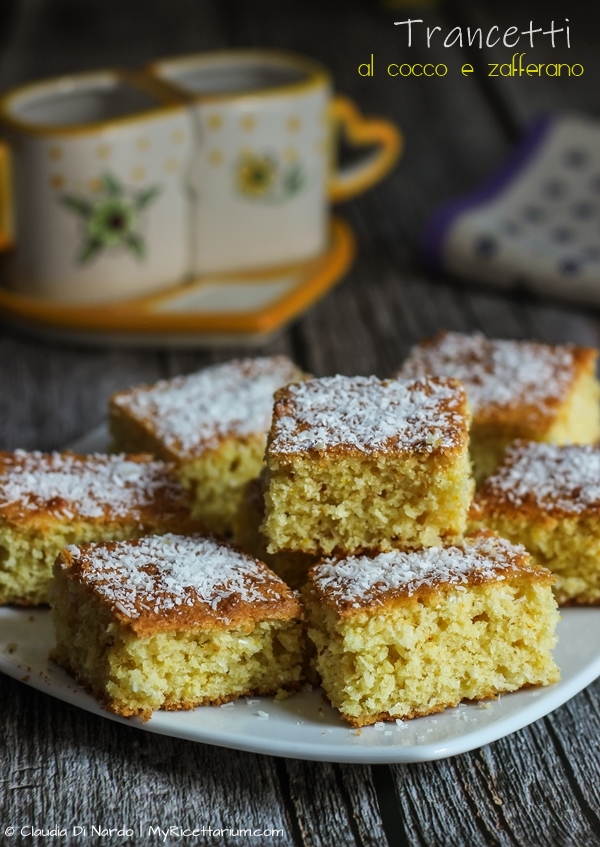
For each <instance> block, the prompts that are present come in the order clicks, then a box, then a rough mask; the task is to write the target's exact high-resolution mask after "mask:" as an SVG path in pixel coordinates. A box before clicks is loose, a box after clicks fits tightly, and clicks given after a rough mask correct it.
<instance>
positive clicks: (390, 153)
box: [329, 97, 404, 203]
mask: <svg viewBox="0 0 600 847" xmlns="http://www.w3.org/2000/svg"><path fill="white" fill-rule="evenodd" d="M331 109H332V117H333V122H334V125H339V126H341V128H342V129H343V131H344V133H345V135H346V138H347V139H348V141H349V142H350V143H351V144H353V145H354V146H356V147H369V146H371V145H377V149H376V150H374V151H373V153H372V155H371V156H368V157H367V159H366V161H363V162H359V163H358V164H357V165H350V166H349V167H346V168H340V169H338V170H337V171H336V172H335V173H334V174H333V176H332V177H331V179H330V182H329V197H330V199H331V200H332V201H333V202H334V203H339V202H340V201H341V200H348V199H349V198H350V197H354V196H355V195H356V194H360V193H361V192H363V191H366V190H367V188H371V186H372V185H375V183H377V182H379V180H381V179H383V177H384V176H386V175H387V174H388V173H389V172H390V171H391V170H392V168H393V167H394V165H395V164H396V162H397V161H398V159H399V158H400V154H401V153H402V148H403V146H404V140H403V138H402V133H401V132H400V130H399V129H398V127H397V126H396V125H395V124H393V123H392V122H391V121H386V120H384V119H382V118H365V117H364V116H363V115H361V113H360V112H359V111H358V109H357V108H356V106H355V105H354V103H353V102H352V100H350V99H349V98H348V97H334V98H333V101H332V104H331Z"/></svg>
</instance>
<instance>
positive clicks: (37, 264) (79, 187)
mask: <svg viewBox="0 0 600 847" xmlns="http://www.w3.org/2000/svg"><path fill="white" fill-rule="evenodd" d="M0 126H1V127H2V129H3V135H4V139H5V144H4V145H3V146H2V147H0V247H1V248H4V249H7V248H14V249H10V257H9V259H8V262H7V274H8V280H9V284H10V285H11V287H12V288H14V289H16V290H18V291H20V292H21V293H25V294H29V295H33V296H36V297H40V298H45V299H46V300H53V301H56V302H65V303H94V302H98V303H99V302H108V301H118V300H122V299H126V298H131V297H135V296H138V295H142V294H146V293H149V292H152V291H156V290H158V289H160V288H164V287H167V286H169V285H172V284H175V283H177V282H181V281H184V280H186V279H191V278H194V277H198V276H202V275H206V274H211V275H212V274H217V275H218V274H227V273H230V272H236V273H238V272H244V271H250V272H253V273H260V271H261V270H263V269H264V270H267V269H271V268H274V267H280V266H285V265H288V264H294V263H301V262H305V261H309V260H311V259H314V258H315V257H316V256H318V255H320V254H322V253H323V251H324V250H325V249H326V247H327V240H328V231H329V205H330V202H331V201H336V200H342V199H347V198H349V197H352V196H354V195H355V194H358V193H360V192H361V191H364V190H365V189H366V188H368V187H370V186H372V185H374V184H375V183H376V182H377V181H378V180H380V179H381V178H382V177H383V176H385V174H386V173H387V172H388V171H389V170H390V169H391V168H392V167H393V165H394V163H395V162H396V160H397V158H398V155H399V153H400V146H401V138H400V133H399V132H398V130H397V129H396V127H395V126H394V125H393V124H391V123H390V122H388V121H385V120H381V119H366V118H363V117H362V116H361V115H360V114H359V113H358V111H357V110H356V108H355V107H354V105H353V104H352V102H351V101H349V100H348V99H346V98H342V97H334V96H333V94H332V83H331V79H330V77H329V75H328V73H327V71H326V70H324V69H323V68H322V67H321V66H320V65H319V64H317V63H316V62H313V61H312V60H310V59H307V58H304V57H301V56H295V55H292V54H285V53H276V52H270V51H264V50H260V51H224V52H220V53H205V54H198V55H194V56H189V57H179V58H176V59H170V60H165V61H160V62H156V63H154V64H153V65H151V66H149V67H148V68H147V69H146V70H145V71H144V72H139V73H136V72H130V71H113V70H104V71H98V72H94V73H86V74H76V75H73V76H70V77H65V78H60V79H53V80H46V81H42V82H37V83H33V84H31V85H26V86H23V87H21V88H18V89H15V90H13V91H11V92H9V93H8V94H6V95H5V96H4V97H3V98H2V100H1V101H0ZM340 127H341V128H342V130H343V131H344V133H345V135H346V137H347V139H348V140H349V142H350V143H351V144H354V145H356V146H369V147H372V151H371V153H370V154H369V155H368V156H367V157H366V158H364V159H362V160H361V161H360V162H359V163H358V164H355V165H353V166H351V167H349V168H342V169H340V168H338V167H337V165H336V149H337V135H338V129H339V128H340Z"/></svg>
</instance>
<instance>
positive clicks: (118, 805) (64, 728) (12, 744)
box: [0, 676, 294, 845]
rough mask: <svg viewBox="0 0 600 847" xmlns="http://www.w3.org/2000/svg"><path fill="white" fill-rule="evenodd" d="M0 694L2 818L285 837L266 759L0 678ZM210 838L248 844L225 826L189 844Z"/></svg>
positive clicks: (19, 822)
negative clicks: (139, 725) (93, 710)
mask: <svg viewBox="0 0 600 847" xmlns="http://www.w3.org/2000/svg"><path fill="white" fill-rule="evenodd" d="M2 694H3V697H2V700H1V702H0V714H1V718H0V719H1V720H2V728H3V750H4V754H3V767H2V770H1V771H0V786H1V789H0V817H1V819H2V822H3V824H4V826H7V825H9V824H10V825H13V826H23V825H26V824H37V825H38V826H39V825H41V824H42V822H48V821H51V822H53V823H56V824H60V825H61V826H67V827H69V828H72V827H73V826H74V825H77V826H87V827H88V834H91V829H90V828H91V826H92V824H95V825H96V826H99V825H100V826H105V827H111V826H113V827H114V826H119V827H120V826H127V827H132V828H134V830H135V836H136V837H135V838H134V839H131V840H129V841H127V842H126V841H123V842H119V843H131V844H133V843H154V842H156V843H159V839H158V838H149V837H148V829H147V827H148V826H160V827H161V828H162V829H163V830H164V829H165V828H166V826H182V827H202V826H204V827H206V828H208V827H209V826H210V827H212V828H213V829H229V828H232V829H233V830H234V831H235V830H237V829H247V828H251V829H252V830H255V829H260V830H261V831H263V830H265V829H279V830H283V835H281V836H278V837H277V839H276V842H277V843H278V844H285V845H293V844H294V841H293V838H292V836H291V832H290V829H291V828H290V824H289V821H288V819H287V817H286V812H285V806H284V804H283V802H282V799H281V797H280V791H279V785H278V782H277V780H276V779H275V778H274V773H275V770H274V768H273V767H272V760H271V759H269V758H268V757H265V756H255V755H252V754H249V753H239V752H236V751H232V750H226V749H223V748H217V747H208V746H206V745H203V744H191V743H189V742H185V741H180V740H178V739H174V738H168V737H164V736H160V735H155V734H151V733H147V732H143V731H140V730H137V729H134V728H133V727H131V728H130V727H127V726H122V725H120V724H117V723H114V722H112V721H108V720H105V719H103V718H100V717H96V716H94V715H90V714H88V713H87V712H84V711H82V710H81V709H77V708H75V707H71V706H67V705H66V704H64V703H60V702H59V701H57V700H55V699H54V698H52V697H48V696H46V695H44V694H41V693H39V692H36V691H33V689H27V688H25V686H23V685H22V684H21V683H19V682H16V681H14V680H12V679H9V678H8V677H4V676H3V677H2ZM23 695H25V696H23ZM140 827H141V831H142V833H143V837H140ZM215 840H218V841H219V843H223V844H227V845H234V844H237V845H239V844H243V845H246V844H256V843H258V842H257V838H256V837H254V838H253V837H237V836H235V835H231V834H226V835H224V836H223V837H222V838H220V837H218V838H217V837H211V836H208V835H206V837H204V838H201V839H198V840H197V841H196V843H204V844H206V843H212V842H213V841H215ZM273 840H274V841H275V839H273ZM86 841H87V840H86ZM176 841H177V839H175V838H171V839H167V842H166V843H169V844H171V843H175V842H176ZM15 843H18V842H15ZM61 843H73V844H77V843H81V841H80V840H79V841H78V840H77V839H72V840H71V839H69V840H66V839H65V840H64V841H63V840H61ZM87 843H91V839H90V840H89V841H87ZM107 843H109V842H108V841H107ZM110 843H117V842H116V841H115V840H112V841H111V842H110Z"/></svg>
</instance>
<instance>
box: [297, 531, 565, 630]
mask: <svg viewBox="0 0 600 847" xmlns="http://www.w3.org/2000/svg"><path fill="white" fill-rule="evenodd" d="M498 582H506V583H507V584H508V583H510V584H511V585H519V584H523V586H526V585H530V584H531V583H532V582H538V583H542V584H548V585H552V584H553V583H554V582H556V577H555V576H554V574H552V573H551V572H550V571H548V570H546V569H545V568H542V567H539V566H537V565H532V564H531V563H530V556H529V554H528V553H527V551H526V550H525V548H524V547H522V546H521V545H516V544H511V543H510V542H508V541H506V540H505V539H503V538H499V537H498V536H497V535H496V534H495V533H493V532H489V531H487V530H481V531H479V532H475V533H472V534H471V535H469V536H467V537H465V539H464V544H463V546H460V547H458V546H449V547H429V548H423V549H421V550H415V551H411V552H403V551H400V550H394V551H391V552H389V553H379V554H377V555H376V556H374V557H366V556H348V557H344V558H341V559H339V558H338V559H335V558H329V559H324V560H323V561H322V562H321V563H319V564H318V565H315V567H313V568H311V570H310V571H309V585H308V587H307V592H308V593H307V599H308V600H312V601H316V602H318V603H321V604H324V605H326V606H328V607H330V608H331V609H333V610H334V611H335V613H336V615H338V616H339V617H341V618H348V617H353V616H355V615H359V614H361V613H362V612H363V611H365V610H367V609H370V610H372V609H384V608H385V609H392V608H394V607H400V606H405V605H407V604H409V603H418V602H419V600H420V599H423V598H425V597H428V596H431V595H433V594H436V593H439V592H444V591H455V590H456V589H457V588H459V589H460V588H461V587H463V588H469V587H473V586H480V585H492V584H495V583H498Z"/></svg>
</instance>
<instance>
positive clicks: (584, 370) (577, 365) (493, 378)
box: [397, 332, 598, 438]
mask: <svg viewBox="0 0 600 847" xmlns="http://www.w3.org/2000/svg"><path fill="white" fill-rule="evenodd" d="M597 356H598V351H597V350H594V349H592V348H588V347H575V346H572V345H563V346H550V345H547V344H540V343H537V342H533V341H510V340H499V339H488V338H485V336H483V335H481V334H474V335H463V334H461V333H455V332H441V333H440V334H439V335H437V336H436V337H435V338H432V339H430V340H428V341H423V342H421V344H418V345H417V346H416V347H414V348H413V350H412V351H411V354H410V356H409V357H408V359H407V360H406V361H405V362H404V364H403V365H402V367H401V368H400V369H399V371H398V373H397V376H399V377H401V378H403V379H408V378H416V377H422V376H425V375H427V374H430V375H432V376H453V377H455V378H457V379H460V380H461V381H462V382H463V383H464V385H465V387H466V389H467V395H468V397H469V402H470V403H471V405H472V408H473V422H474V423H476V424H478V425H487V426H490V427H503V428H508V429H512V430H513V432H514V437H515V438H518V437H525V438H527V437H531V438H537V437H538V436H541V435H543V434H544V433H545V432H546V431H547V430H548V429H550V427H551V426H552V424H553V423H554V421H555V420H556V417H557V414H558V412H559V409H560V407H561V406H562V404H564V402H565V401H566V400H567V399H568V397H569V395H570V393H571V391H572V389H573V386H574V384H575V383H576V382H577V380H578V379H579V378H580V377H581V376H582V375H584V374H589V375H592V374H593V373H594V368H595V363H596V358H597Z"/></svg>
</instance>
